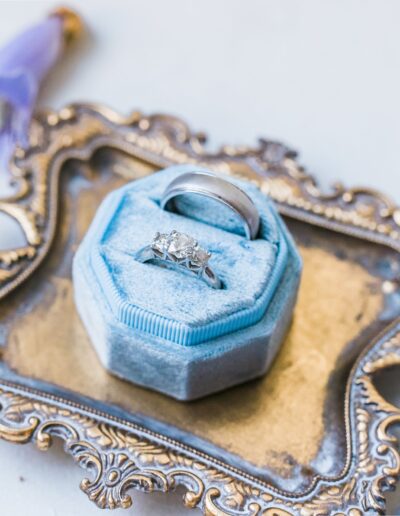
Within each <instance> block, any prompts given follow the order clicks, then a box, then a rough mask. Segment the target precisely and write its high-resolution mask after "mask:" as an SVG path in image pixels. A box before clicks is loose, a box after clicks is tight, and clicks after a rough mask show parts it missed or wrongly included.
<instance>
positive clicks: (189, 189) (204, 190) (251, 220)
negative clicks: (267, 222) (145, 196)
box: [161, 172, 260, 240]
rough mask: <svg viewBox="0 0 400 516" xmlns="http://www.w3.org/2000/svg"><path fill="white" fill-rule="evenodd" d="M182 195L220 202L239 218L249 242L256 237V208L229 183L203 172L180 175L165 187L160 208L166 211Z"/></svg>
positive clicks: (246, 196)
mask: <svg viewBox="0 0 400 516" xmlns="http://www.w3.org/2000/svg"><path fill="white" fill-rule="evenodd" d="M184 194H198V195H202V196H204V197H209V198H211V199H214V200H216V201H218V202H221V203H222V204H224V205H225V206H227V207H228V208H230V209H231V210H232V211H233V212H235V213H236V214H237V215H238V216H239V217H240V219H241V220H242V222H243V225H244V228H245V231H246V237H247V238H248V239H249V240H254V239H255V238H256V237H257V234H258V230H259V227H260V216H259V214H258V211H257V208H256V206H255V205H254V203H253V201H252V200H251V199H250V197H249V196H248V195H247V194H246V193H245V192H244V191H243V190H241V189H240V188H239V187H237V186H236V185H234V184H232V183H231V182H229V181H226V180H225V179H222V178H221V177H217V176H215V175H214V174H211V173H210V174H208V173H205V172H187V173H185V174H181V175H180V176H178V177H176V178H175V179H174V180H173V181H171V183H170V184H169V185H168V186H167V188H166V190H165V192H164V195H163V197H162V199H161V208H163V209H167V208H168V204H169V203H170V201H172V200H173V199H174V198H175V197H177V196H179V195H184Z"/></svg>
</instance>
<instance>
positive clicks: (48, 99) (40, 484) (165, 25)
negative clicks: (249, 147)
mask: <svg viewBox="0 0 400 516" xmlns="http://www.w3.org/2000/svg"><path fill="white" fill-rule="evenodd" d="M68 4H69V5H71V6H75V7H76V8H77V9H78V10H80V11H81V12H82V14H83V16H84V18H85V19H86V22H87V25H88V27H89V31H90V32H89V34H88V35H87V36H86V37H85V38H84V39H83V40H82V41H81V42H80V44H79V45H76V47H75V48H74V49H72V50H71V52H69V54H68V55H67V56H66V58H65V59H64V61H63V63H61V65H60V66H59V67H58V69H57V71H56V73H54V74H53V75H52V77H51V78H50V80H49V81H48V83H47V86H46V88H45V89H44V90H43V94H42V98H41V104H45V105H48V106H51V107H55V108H58V107H60V106H62V105H64V104H65V103H68V102H72V101H78V100H89V101H93V102H94V101H99V102H102V103H106V104H108V105H110V106H111V107H114V108H115V109H117V110H119V111H121V112H125V113H126V112H128V111H130V110H131V109H135V108H138V109H140V110H142V111H144V112H146V113H154V112H156V111H162V112H166V113H174V114H177V115H179V116H182V117H184V118H185V119H186V120H188V121H189V122H190V124H191V125H192V127H193V128H194V129H196V130H206V131H207V132H208V133H209V135H210V137H211V144H212V145H213V146H214V145H219V144H222V143H242V144H245V143H246V144H252V143H254V142H255V140H256V138H257V136H266V137H270V138H273V139H281V140H283V141H285V142H286V143H288V144H290V145H292V146H294V147H295V148H296V149H298V150H300V151H301V156H302V162H303V163H304V164H305V165H306V167H307V168H308V170H310V171H312V172H313V173H315V174H316V175H317V176H318V177H319V178H320V179H321V180H322V182H323V184H324V185H329V184H330V183H332V182H333V181H335V180H337V179H340V180H342V181H343V182H344V183H346V184H348V185H359V184H362V185H369V186H374V187H377V188H379V189H381V190H383V191H386V192H389V193H390V194H391V195H392V196H393V197H394V198H395V199H396V200H397V202H399V203H400V180H399V171H398V168H399V165H398V152H399V138H400V102H399V91H400V72H399V70H400V31H399V30H398V21H399V16H400V3H399V2H398V1H396V0H386V1H385V2H382V1H379V0H373V1H372V0H336V1H335V2H320V1H318V0H302V2H298V1H296V0H273V1H271V0H270V1H267V0H259V1H255V0H248V1H247V2H241V1H238V0H235V1H233V0H229V1H228V0H225V1H222V0H219V1H218V2H216V1H215V0H214V1H212V0H203V1H202V2H194V1H188V0H169V1H168V2H163V1H162V0H157V1H156V0H151V1H149V0H148V1H147V2H139V1H138V0H130V1H129V2H116V1H115V0H114V1H113V2H100V1H96V2H89V1H87V0H86V1H85V2H82V5H80V4H81V2H78V1H73V0H70V1H69V2H68ZM55 5H57V4H55V3H53V2H0V45H2V44H3V43H4V42H6V41H7V40H8V39H9V38H10V37H12V35H13V34H15V33H16V32H17V31H19V30H22V29H23V28H24V27H25V26H27V25H28V24H30V23H32V22H34V21H36V20H38V19H40V18H41V16H43V15H45V14H46V12H48V11H49V10H51V9H52V8H53V7H54V6H55ZM3 179H4V178H3ZM3 191H5V188H4V180H3ZM3 228H4V226H3V227H2V233H3V235H2V237H3V245H4V229H3ZM0 245H1V242H0ZM0 454H1V455H0V456H1V462H2V465H3V466H4V465H6V466H7V468H5V467H1V468H0V485H2V486H3V489H2V491H1V494H0V503H1V506H2V512H1V514H2V515H3V514H4V516H17V515H18V516H19V515H23V514H26V513H27V507H29V514H30V515H32V516H35V515H39V514H40V515H41V516H47V515H49V516H50V515H51V516H53V515H58V516H70V515H76V514H80V515H90V514H98V511H97V510H96V509H95V507H94V506H93V505H92V504H90V503H89V502H88V501H87V500H86V499H85V496H84V495H83V494H81V493H80V492H79V490H78V489H77V488H76V486H77V485H78V484H79V481H80V479H81V478H82V472H81V471H80V470H79V468H77V467H76V466H73V465H72V463H71V461H70V460H69V459H68V458H66V457H65V456H64V455H63V454H62V453H61V452H60V451H59V450H57V451H56V452H48V453H47V454H46V455H45V456H43V457H42V456H41V455H40V452H38V451H36V450H34V449H31V448H29V447H20V448H15V447H14V446H11V445H9V444H6V443H1V442H0ZM6 470H7V471H6ZM20 476H22V477H23V478H24V479H25V480H24V481H21V480H20V478H19V477H20ZM178 498H179V497H178V496H173V497H171V498H169V499H168V500H169V501H168V503H166V504H164V500H165V497H163V495H159V496H156V497H146V498H145V497H144V495H141V494H136V495H135V500H136V510H135V509H132V510H131V514H146V515H150V514H153V515H158V514H160V515H161V514H174V515H176V516H178V515H179V514H187V511H184V510H181V509H180V508H178V507H180V506H179V505H178V501H177V500H178ZM168 511H169V512H168ZM120 513H121V514H122V513H123V512H122V511H116V512H115V514H120ZM128 513H129V512H128ZM124 514H125V513H124Z"/></svg>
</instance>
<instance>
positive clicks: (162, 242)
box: [151, 233, 169, 253]
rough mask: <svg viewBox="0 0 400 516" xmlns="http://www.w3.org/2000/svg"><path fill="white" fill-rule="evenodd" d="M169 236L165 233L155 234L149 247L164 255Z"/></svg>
mask: <svg viewBox="0 0 400 516" xmlns="http://www.w3.org/2000/svg"><path fill="white" fill-rule="evenodd" d="M168 244H169V235H168V234H167V233H157V234H156V236H155V237H154V239H153V242H152V243H151V247H152V248H153V249H155V250H156V251H159V252H160V253H164V252H166V251H167V249H168Z"/></svg>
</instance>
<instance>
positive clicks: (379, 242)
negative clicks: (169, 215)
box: [0, 104, 400, 516]
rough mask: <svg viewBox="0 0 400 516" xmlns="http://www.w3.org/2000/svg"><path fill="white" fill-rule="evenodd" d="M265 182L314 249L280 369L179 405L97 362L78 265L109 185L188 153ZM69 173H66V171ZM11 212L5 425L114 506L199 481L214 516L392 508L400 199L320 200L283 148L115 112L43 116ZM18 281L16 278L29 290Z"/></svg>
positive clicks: (7, 435)
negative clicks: (388, 393)
mask: <svg viewBox="0 0 400 516" xmlns="http://www.w3.org/2000/svg"><path fill="white" fill-rule="evenodd" d="M183 162H185V163H187V162H189V163H197V164H202V165H205V166H207V167H209V168H212V169H214V170H215V171H217V172H224V173H228V174H232V175H236V176H240V177H242V178H246V179H248V180H249V181H252V182H254V183H256V184H258V185H259V186H260V188H261V189H262V190H263V191H264V192H265V193H266V194H268V195H270V196H271V197H272V198H273V199H274V200H275V201H276V202H277V205H278V207H279V210H280V212H281V213H282V214H283V215H284V216H286V221H287V223H288V225H289V227H290V229H291V230H292V232H293V234H294V236H295V239H296V241H297V244H298V246H299V248H300V251H301V254H302V256H303V259H304V274H303V278H302V283H301V289H300V295H299V301H298V305H297V307H296V310H295V316H294V320H293V324H292V327H291V330H290V332H289V334H288V336H287V339H286V341H285V343H284V345H283V348H282V351H281V352H280V354H279V356H278V358H277V360H276V361H275V363H274V365H273V367H272V370H271V372H270V373H269V374H268V375H267V376H266V377H265V378H263V379H260V380H257V381H252V382H249V383H246V384H244V385H242V386H239V387H236V388H232V389H229V390H228V391H225V392H222V393H220V394H216V395H213V396H210V397H208V398H206V399H203V400H200V401H196V402H192V403H180V402H177V401H174V400H172V399H169V398H167V397H164V396H163V395H160V394H157V393H154V392H151V391H148V390H145V389H142V388H140V387H135V386H133V385H130V384H128V383H126V382H123V381H121V380H118V379H116V378H114V377H112V376H110V375H109V374H107V373H106V372H105V371H104V370H103V368H102V367H101V366H100V364H99V362H98V360H97V357H96V355H95V353H94V351H93V349H92V347H91V345H90V342H89V340H88V337H87V335H86V333H85V331H84V329H83V327H82V325H81V323H80V320H79V318H78V316H77V314H76V311H75V307H74V303H73V299H72V284H71V261H72V257H73V254H74V252H75V250H76V248H77V246H78V245H79V242H80V240H81V238H82V236H83V235H84V233H85V231H86V229H87V227H88V225H89V223H90V221H91V219H92V217H93V214H94V212H95V210H96V208H97V206H98V204H99V202H100V201H101V199H102V198H103V197H104V195H105V194H106V193H107V192H108V191H109V190H111V189H113V188H116V187H118V186H120V185H121V184H122V183H123V182H124V181H126V180H131V179H135V178H138V177H142V176H144V175H146V174H149V173H152V172H153V171H155V170H157V169H159V168H161V167H164V166H167V165H170V164H174V163H183ZM61 169H63V173H62V174H61V175H60V171H61ZM12 173H13V176H14V179H15V182H16V194H15V195H14V196H13V197H10V198H7V199H1V200H0V210H1V211H2V212H5V213H6V214H8V215H9V216H10V217H12V218H13V219H15V221H17V223H18V224H19V225H20V227H21V228H22V231H23V234H24V235H25V238H26V245H25V246H23V247H21V248H18V249H12V250H2V251H0V298H1V301H0V345H1V350H2V353H1V365H0V403H1V407H2V410H1V412H0V436H1V437H2V438H4V439H6V440H8V441H11V442H15V443H28V442H34V443H35V444H36V445H37V446H39V447H40V448H41V449H47V448H48V447H49V446H50V444H51V441H52V437H53V436H57V437H60V438H62V439H63V440H64V442H65V450H66V452H68V453H69V454H70V455H71V456H72V457H73V459H74V460H75V461H76V462H77V463H78V464H79V465H80V466H82V467H84V468H86V469H87V470H89V473H88V478H85V479H84V480H83V481H82V484H81V488H82V489H83V491H84V492H85V493H87V495H88V496H89V498H90V499H91V500H93V501H94V502H95V503H96V504H97V505H98V506H99V507H107V508H114V507H128V506H129V505H130V504H131V497H130V494H129V490H130V489H131V488H138V489H142V490H145V491H151V490H162V491H170V490H172V489H174V488H176V487H177V486H179V485H183V486H184V487H185V489H186V494H185V496H184V503H185V504H186V505H187V506H188V507H199V508H201V510H202V511H203V512H204V513H205V514H209V515H223V514H232V515H236V514H246V515H247V514H253V515H256V514H266V515H268V516H272V515H274V516H283V515H297V514H299V515H302V516H311V515H325V514H326V515H328V514H336V515H344V514H346V515H349V516H361V515H364V514H366V513H368V512H371V513H373V514H377V513H383V512H384V509H385V491H387V490H388V489H389V488H391V487H393V485H394V483H395V480H396V479H397V477H398V475H399V471H400V457H399V453H398V451H397V446H396V445H397V443H396V441H395V439H394V437H393V436H392V435H391V434H390V427H391V426H392V425H393V424H394V423H398V422H400V410H399V409H398V408H397V407H395V406H394V405H392V404H391V403H389V402H388V401H387V400H386V399H385V398H384V397H383V395H382V394H381V392H380V391H381V389H380V388H379V387H378V386H377V385H379V383H377V382H376V379H377V378H379V373H380V372H381V371H382V370H384V369H386V368H388V367H392V366H395V365H398V364H399V363H400V330H399V324H400V320H399V319H398V317H399V315H400V291H399V285H398V279H399V268H400V261H399V255H398V253H399V251H400V209H399V208H398V207H397V206H395V205H393V204H392V203H391V202H390V201H389V200H388V199H387V198H386V197H385V196H383V195H381V194H379V193H377V192H375V191H371V190H368V189H360V188H355V189H344V188H343V187H342V186H340V185H336V186H335V187H334V190H333V191H332V192H331V193H329V194H323V193H322V192H321V191H320V190H319V189H318V186H317V185H316V182H315V181H314V180H313V178H312V177H311V176H309V175H308V174H307V173H306V172H305V171H304V170H303V169H302V167H301V166H300V165H299V164H298V162H297V160H296V155H295V153H293V152H292V151H291V150H289V149H287V148H286V147H284V146H283V145H280V144H278V143H275V142H269V141H265V140H261V141H260V142H259V144H258V146H256V147H254V148H250V147H240V146H239V147H230V146H227V147H224V148H222V149H221V150H220V151H218V152H216V153H214V154H213V153H209V152H208V151H207V150H206V149H205V147H204V136H203V135H199V134H194V133H192V132H191V131H190V129H189V128H188V127H187V126H186V125H185V124H184V123H183V122H182V121H180V120H178V119H176V118H173V117H171V116H162V115H153V116H144V115H142V114H140V113H133V114H132V115H131V116H129V117H127V118H124V117H121V116H119V115H118V114H116V113H115V112H113V111H111V110H109V109H106V108H104V107H100V106H93V105H85V104H79V105H73V106H69V107H67V108H64V109H62V110H61V111H60V112H59V113H54V112H47V113H42V114H39V115H38V116H37V117H36V118H35V120H34V122H33V124H32V131H31V142H30V147H29V149H28V150H25V151H24V150H22V149H17V150H16V152H15V156H14V159H13V163H12ZM17 287H18V288H17Z"/></svg>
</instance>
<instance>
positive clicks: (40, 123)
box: [0, 104, 400, 298]
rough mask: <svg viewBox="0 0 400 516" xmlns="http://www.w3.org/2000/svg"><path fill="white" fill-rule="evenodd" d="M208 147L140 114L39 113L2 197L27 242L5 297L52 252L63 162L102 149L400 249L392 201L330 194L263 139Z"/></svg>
mask: <svg viewBox="0 0 400 516" xmlns="http://www.w3.org/2000/svg"><path fill="white" fill-rule="evenodd" d="M204 143H205V137H204V135H201V134H194V133H193V132H192V131H191V130H190V129H189V127H188V126H187V125H186V124H185V123H183V122H182V121H181V120H179V119H176V118H174V117H172V116H164V115H152V116H145V115H142V114H140V113H138V112H134V113H133V114H132V115H130V116H128V117H126V118H124V117H122V116H119V115H118V114H116V113H115V112H113V111H111V110H109V109H107V108H104V107H100V106H93V105H85V104H77V105H72V106H69V107H66V108H64V109H62V110H61V111H60V112H59V113H54V112H48V113H42V114H40V115H38V116H37V118H36V119H35V120H34V122H33V123H32V128H31V136H30V147H29V148H28V149H21V148H18V149H16V151H15V155H14V158H13V161H12V163H11V173H12V179H13V181H14V183H15V185H16V191H15V194H14V195H12V196H11V197H9V198H7V199H0V211H3V212H4V213H7V214H8V215H9V216H10V217H13V218H14V219H15V220H16V222H17V223H18V224H19V225H20V226H21V229H22V231H23V233H24V235H25V237H26V245H25V246H23V247H22V248H20V249H13V250H9V251H0V298H2V297H4V296H5V295H7V294H8V293H9V292H11V290H13V289H14V288H15V287H16V286H18V285H19V284H20V283H22V282H23V281H24V280H25V279H26V278H27V277H28V276H29V275H30V274H32V273H33V271H34V270H35V269H36V268H37V267H38V266H39V264H40V263H41V261H42V260H43V259H44V257H45V255H46V254H47V252H48V250H49V248H50V245H51V243H52V240H53V238H54V234H55V226H56V219H57V210H58V178H59V172H60V168H61V166H62V164H63V163H64V162H65V161H66V160H68V159H70V158H77V159H80V160H87V159H89V158H90V156H91V155H92V153H93V152H94V151H95V150H96V149H98V148H100V147H112V148H116V149H119V150H122V151H124V152H126V153H127V154H129V155H131V156H135V157H137V158H139V159H141V160H143V161H144V162H146V163H149V164H151V165H152V166H154V167H155V168H157V167H163V166H167V165H171V164H175V163H196V164H199V165H205V166H207V167H208V168H211V169H213V170H215V171H216V172H223V173H225V174H232V175H235V176H237V177H241V178H245V179H247V180H249V181H252V182H254V183H256V184H257V185H258V186H259V187H260V188H261V190H262V191H264V192H265V193H266V194H268V195H269V196H271V197H272V198H273V199H274V200H275V201H276V202H277V203H278V207H279V209H280V211H281V212H282V213H284V214H287V215H290V216H291V217H294V218H298V219H302V220H306V221H310V222H312V223H314V224H318V225H321V226H325V227H329V228H331V229H334V230H337V231H342V232H344V233H351V234H353V235H359V236H362V237H363V238H366V239H370V240H372V241H377V242H382V243H385V244H387V245H389V246H391V247H394V248H395V249H400V209H399V208H398V207H397V206H396V205H394V204H393V203H392V202H391V201H390V199H388V198H387V197H386V196H384V195H382V194H380V193H378V192H376V191H374V190H369V189H365V188H353V189H346V188H344V187H343V186H342V185H339V184H337V185H335V186H334V189H333V191H332V192H331V193H328V194H325V193H323V192H322V191H321V190H320V189H319V188H318V185H317V184H316V182H315V180H314V179H313V177H312V176H310V175H309V174H307V173H306V172H305V171H304V169H303V168H302V167H301V166H300V165H299V163H298V161H297V158H296V153H295V152H293V151H292V150H290V149H288V148H287V147H285V146H284V145H282V144H280V143H277V142H272V141H267V140H263V139H261V140H260V141H259V144H258V146H256V147H243V146H239V147H231V146H225V147H223V148H222V149H221V150H220V151H218V152H216V153H210V152H207V150H206V148H205V146H204Z"/></svg>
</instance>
